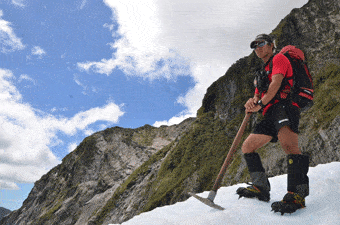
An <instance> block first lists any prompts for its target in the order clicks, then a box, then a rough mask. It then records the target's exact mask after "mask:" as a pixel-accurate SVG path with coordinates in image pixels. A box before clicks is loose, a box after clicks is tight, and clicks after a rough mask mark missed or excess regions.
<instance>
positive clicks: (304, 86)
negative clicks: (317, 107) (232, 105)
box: [254, 45, 314, 110]
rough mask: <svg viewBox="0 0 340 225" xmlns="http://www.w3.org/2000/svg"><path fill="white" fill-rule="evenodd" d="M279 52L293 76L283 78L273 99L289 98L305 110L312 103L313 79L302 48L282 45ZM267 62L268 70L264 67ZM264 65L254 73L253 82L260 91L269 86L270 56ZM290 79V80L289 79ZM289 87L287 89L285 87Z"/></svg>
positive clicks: (265, 89)
mask: <svg viewBox="0 0 340 225" xmlns="http://www.w3.org/2000/svg"><path fill="white" fill-rule="evenodd" d="M279 53H281V54H283V55H284V56H286V57H287V59H288V60H289V62H290V64H291V65H292V68H293V76H292V77H290V78H284V79H283V81H282V85H281V88H280V89H279V90H278V93H277V95H276V96H275V97H274V99H273V100H275V99H278V100H283V99H289V100H291V101H292V102H294V103H296V104H297V105H298V106H299V107H300V108H301V109H303V110H305V109H308V108H310V107H311V106H312V105H313V98H314V97H313V93H314V88H313V79H312V76H311V75H310V72H309V69H308V66H307V63H306V61H305V55H304V53H303V51H302V50H300V49H298V48H296V47H295V46H292V45H288V46H286V47H284V48H283V49H282V50H281V51H280V52H279ZM268 63H269V68H270V69H269V71H265V70H264V68H265V66H266V65H268ZM266 65H264V67H263V69H262V70H260V71H257V72H256V74H255V80H254V84H255V87H257V88H258V89H259V91H260V93H262V92H263V91H267V90H268V87H269V79H268V75H269V74H270V73H271V72H272V68H273V61H272V58H271V59H270V60H269V61H268V62H267V64H266ZM291 80H292V81H291ZM287 86H288V87H289V88H288V89H287V88H286V87H287Z"/></svg>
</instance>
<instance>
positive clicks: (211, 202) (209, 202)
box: [189, 113, 251, 210]
mask: <svg viewBox="0 0 340 225" xmlns="http://www.w3.org/2000/svg"><path fill="white" fill-rule="evenodd" d="M250 116H251V113H246V116H245V117H244V119H243V121H242V124H241V127H240V129H239V130H238V132H237V134H236V137H235V139H234V141H233V144H232V145H231V147H230V150H229V152H228V155H227V158H226V159H225V160H224V163H223V165H222V167H221V170H220V172H219V174H218V176H217V178H216V180H215V184H214V186H213V188H212V190H211V191H210V192H209V196H208V198H202V197H200V196H198V195H196V194H194V193H189V194H190V195H191V196H193V197H195V198H197V199H198V200H200V201H201V202H203V203H204V204H206V205H209V206H210V207H213V208H215V209H220V210H224V208H223V207H221V206H219V205H216V204H215V203H214V199H215V197H216V193H217V190H218V189H219V188H220V185H221V182H222V179H223V177H224V175H225V173H226V171H227V168H228V166H229V165H230V163H231V161H232V158H233V155H234V153H235V152H236V150H237V146H238V144H239V143H240V142H241V138H242V135H243V133H244V130H245V129H246V127H247V124H248V121H249V119H250Z"/></svg>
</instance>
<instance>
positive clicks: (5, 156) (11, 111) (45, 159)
mask: <svg viewBox="0 0 340 225" xmlns="http://www.w3.org/2000/svg"><path fill="white" fill-rule="evenodd" d="M13 79H14V75H13V74H12V73H11V71H9V70H3V69H0V104H1V107H0V187H7V188H16V187H17V185H16V183H30V182H34V181H36V180H37V179H39V178H40V177H41V175H43V174H44V173H46V172H47V171H48V170H49V169H51V168H52V167H53V166H55V165H57V164H58V163H60V161H59V160H58V159H57V158H56V156H55V155H54V154H53V153H52V151H51V149H50V148H51V147H53V146H57V145H60V144H62V142H61V141H60V139H59V138H58V136H57V134H58V132H62V133H64V134H66V135H69V136H71V135H75V134H76V133H77V132H79V131H83V132H87V131H88V130H90V129H89V128H88V126H89V125H91V124H94V123H96V122H98V121H103V122H105V123H117V122H118V120H119V117H121V116H122V115H123V114H124V112H122V111H121V109H120V106H118V105H116V104H114V103H113V102H108V103H107V104H106V105H104V106H103V107H96V108H92V109H89V110H87V111H83V112H79V113H77V114H76V115H74V116H73V117H72V118H56V117H54V116H52V115H50V114H47V113H41V112H39V111H38V110H36V109H34V108H32V107H31V106H30V105H29V104H25V103H23V102H22V96H21V94H20V93H19V92H18V90H17V89H16V87H15V86H14V85H13V84H12V82H11V80H13Z"/></svg>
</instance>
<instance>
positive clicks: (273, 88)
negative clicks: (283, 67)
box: [262, 74, 284, 105]
mask: <svg viewBox="0 0 340 225" xmlns="http://www.w3.org/2000/svg"><path fill="white" fill-rule="evenodd" d="M283 78H284V76H283V74H275V75H273V76H272V82H271V83H270V84H269V87H268V91H267V92H266V94H265V95H264V96H263V98H262V104H263V105H267V104H268V103H269V102H270V101H271V100H272V99H273V98H274V97H275V95H276V93H277V91H278V90H279V89H280V87H281V84H282V80H283Z"/></svg>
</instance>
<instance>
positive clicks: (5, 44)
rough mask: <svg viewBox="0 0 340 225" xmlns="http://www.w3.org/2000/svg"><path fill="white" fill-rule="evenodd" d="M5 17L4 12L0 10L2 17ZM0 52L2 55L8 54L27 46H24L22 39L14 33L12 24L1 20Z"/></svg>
mask: <svg viewBox="0 0 340 225" xmlns="http://www.w3.org/2000/svg"><path fill="white" fill-rule="evenodd" d="M2 16H3V12H2V11H1V10H0V17H2ZM0 43H1V47H0V51H1V52H2V53H8V52H11V51H16V50H22V49H24V48H25V46H24V45H23V44H22V42H21V39H20V38H18V37H17V36H16V34H15V33H14V31H13V29H12V27H11V23H10V22H8V21H6V20H3V19H2V18H0Z"/></svg>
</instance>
